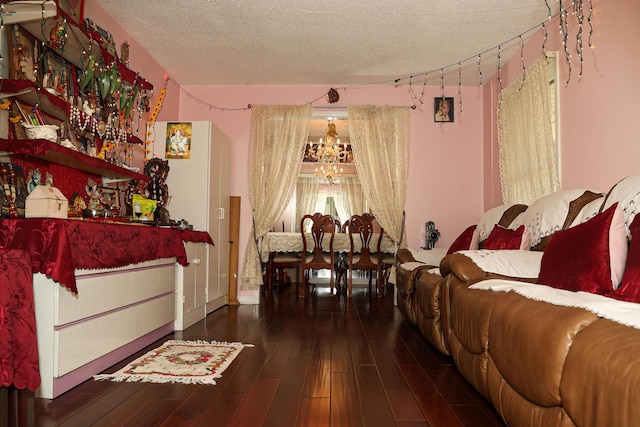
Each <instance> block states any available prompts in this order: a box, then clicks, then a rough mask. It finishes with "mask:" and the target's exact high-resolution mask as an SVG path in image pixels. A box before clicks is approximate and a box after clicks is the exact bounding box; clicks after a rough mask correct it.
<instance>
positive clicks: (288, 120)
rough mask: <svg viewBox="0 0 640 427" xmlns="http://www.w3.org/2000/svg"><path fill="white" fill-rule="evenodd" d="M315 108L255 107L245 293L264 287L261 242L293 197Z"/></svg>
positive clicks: (245, 261)
mask: <svg viewBox="0 0 640 427" xmlns="http://www.w3.org/2000/svg"><path fill="white" fill-rule="evenodd" d="M311 113H312V107H311V106H310V105H306V106H290V105H254V106H252V107H251V133H250V136H249V165H248V166H249V167H248V169H249V170H248V175H249V176H248V178H249V202H250V203H251V208H252V210H253V227H252V230H251V233H250V235H249V241H248V244H247V249H246V251H245V259H244V266H243V269H242V285H241V288H242V289H258V288H259V287H260V285H261V284H262V266H261V263H260V256H259V252H258V250H259V248H258V245H259V241H260V239H261V237H262V236H264V235H265V234H267V233H268V232H269V230H271V228H272V227H273V225H274V224H275V223H276V221H277V220H278V218H280V216H281V215H282V213H283V212H284V210H285V208H286V207H287V205H288V203H289V200H290V199H291V196H292V194H293V190H294V187H295V184H296V178H297V176H298V172H299V170H300V163H301V162H302V157H303V154H304V146H305V143H306V141H307V139H308V137H309V125H310V120H311Z"/></svg>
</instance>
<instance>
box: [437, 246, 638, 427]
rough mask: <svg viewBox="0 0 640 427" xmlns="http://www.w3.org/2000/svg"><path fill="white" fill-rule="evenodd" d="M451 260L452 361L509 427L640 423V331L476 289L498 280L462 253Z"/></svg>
mask: <svg viewBox="0 0 640 427" xmlns="http://www.w3.org/2000/svg"><path fill="white" fill-rule="evenodd" d="M447 258H448V259H445V260H443V264H445V265H446V267H444V266H443V267H441V268H442V269H443V272H446V273H447V274H446V279H445V281H444V285H443V289H444V290H443V293H445V294H447V295H448V297H449V303H450V310H448V311H447V313H446V319H447V320H446V323H447V326H448V328H446V329H445V330H446V336H447V342H448V345H449V349H450V353H451V356H452V358H453V360H454V363H455V365H456V367H457V368H458V370H459V371H460V372H461V373H462V375H463V376H464V377H465V378H466V379H467V381H469V383H471V385H472V386H473V387H474V388H475V389H476V390H478V391H479V392H480V393H481V394H482V395H483V396H485V397H486V398H487V399H488V400H489V401H490V402H491V403H492V404H493V406H494V407H495V408H496V410H497V411H498V413H499V414H500V415H501V416H502V418H503V419H504V421H505V422H506V424H507V425H514V426H532V427H533V426H594V427H596V426H616V427H623V426H628V427H631V426H637V425H638V424H639V423H640V405H638V403H640V358H639V357H638V354H640V329H635V328H633V327H630V326H625V325H622V324H620V323H616V322H613V321H611V320H607V319H604V318H601V317H598V316H597V315H596V314H594V313H592V312H590V311H587V310H585V309H582V308H576V307H565V306H558V305H553V304H549V303H546V302H541V301H536V300H532V299H528V298H526V297H524V296H521V295H519V294H517V293H515V292H493V291H490V290H481V289H470V288H469V286H470V285H472V284H473V283H476V282H479V281H483V280H487V279H489V278H492V277H496V276H495V275H491V274H488V273H486V272H484V271H481V270H480V269H478V268H477V267H474V266H473V263H470V262H469V261H468V259H465V256H464V255H462V254H453V255H451V256H449V257H447ZM639 312H640V311H639ZM443 323H444V322H443Z"/></svg>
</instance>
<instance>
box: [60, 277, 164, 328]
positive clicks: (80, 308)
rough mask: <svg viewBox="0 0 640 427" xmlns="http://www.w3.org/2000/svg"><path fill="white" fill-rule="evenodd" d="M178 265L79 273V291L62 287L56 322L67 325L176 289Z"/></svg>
mask: <svg viewBox="0 0 640 427" xmlns="http://www.w3.org/2000/svg"><path fill="white" fill-rule="evenodd" d="M175 268H176V267H175V265H174V264H170V265H163V266H154V267H143V268H138V269H130V270H125V271H117V270H112V271H107V272H102V273H99V274H94V275H85V276H78V277H77V286H78V294H77V295H74V294H72V293H71V292H68V291H67V290H65V289H62V288H60V289H59V299H58V307H57V308H58V309H57V311H56V313H55V321H54V324H55V325H56V326H59V325H65V324H67V323H70V322H75V321H78V320H81V319H85V318H88V317H91V316H96V315H99V314H102V313H106V312H109V311H111V310H116V309H118V308H120V307H125V306H128V305H130V304H135V303H137V302H140V301H144V300H146V299H149V298H153V297H154V296H156V295H162V294H165V293H167V292H172V291H174V290H175Z"/></svg>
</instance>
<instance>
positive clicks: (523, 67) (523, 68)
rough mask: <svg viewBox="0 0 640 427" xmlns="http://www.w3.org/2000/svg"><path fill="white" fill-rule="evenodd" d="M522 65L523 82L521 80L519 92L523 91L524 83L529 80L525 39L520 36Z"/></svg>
mask: <svg viewBox="0 0 640 427" xmlns="http://www.w3.org/2000/svg"><path fill="white" fill-rule="evenodd" d="M520 64H521V65H522V80H520V87H519V88H518V92H520V90H522V87H523V86H524V81H525V79H526V78H527V67H525V65H524V39H523V38H522V36H520Z"/></svg>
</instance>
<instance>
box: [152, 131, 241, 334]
mask: <svg viewBox="0 0 640 427" xmlns="http://www.w3.org/2000/svg"><path fill="white" fill-rule="evenodd" d="M176 127H180V128H181V131H182V132H183V133H186V134H187V136H188V135H189V133H190V135H191V137H190V138H189V141H190V147H189V156H188V158H187V156H184V157H183V158H172V157H171V156H168V155H166V148H167V147H170V146H171V144H170V143H169V144H168V141H169V135H168V132H167V130H168V129H169V130H172V129H174V128H176ZM154 144H155V151H156V152H157V153H158V155H159V157H161V158H163V159H164V158H167V159H168V160H169V175H168V177H167V186H168V187H169V194H170V195H171V200H170V201H169V203H168V205H167V209H168V210H169V213H170V215H171V219H173V220H181V219H185V220H187V221H188V222H189V224H191V225H193V229H194V230H198V231H207V232H208V233H209V234H210V235H211V238H212V239H213V242H214V244H215V245H214V246H211V245H205V247H204V251H205V252H206V253H204V254H203V253H202V249H201V248H198V249H197V250H196V249H194V250H196V251H197V252H198V255H196V257H197V259H199V260H200V264H199V265H198V266H197V268H194V269H192V270H193V271H191V270H190V267H191V266H187V267H179V268H178V273H177V274H178V275H179V276H182V277H179V279H180V280H183V281H184V282H183V283H187V282H189V283H195V285H194V286H195V287H194V289H193V296H194V301H196V300H197V299H198V298H199V295H201V294H202V291H204V299H205V303H204V305H203V306H202V310H200V305H198V303H195V302H194V304H196V305H194V306H193V307H192V306H191V296H187V294H188V293H191V292H192V289H191V285H185V288H184V290H183V292H185V293H184V295H180V293H178V294H177V295H176V298H177V300H178V301H179V302H178V303H180V301H182V296H184V297H185V301H187V300H189V301H188V302H186V305H183V307H182V309H183V318H182V323H183V325H182V326H183V327H186V326H185V324H186V323H189V322H191V323H193V322H195V321H197V320H199V319H202V318H204V317H205V316H206V315H207V314H208V313H210V312H212V311H213V310H216V309H218V308H220V307H222V306H223V305H225V304H226V303H227V294H228V293H229V174H230V165H229V162H230V142H229V138H228V137H227V136H226V135H224V134H223V133H222V131H220V130H219V129H218V128H217V127H216V126H215V125H214V124H213V123H211V122H206V121H194V122H156V124H155V141H154ZM202 269H203V270H204V271H206V274H204V275H203V274H202V273H201V271H202ZM192 274H195V278H192V277H191V275H192ZM187 287H188V288H189V289H187ZM192 309H194V310H196V309H197V310H196V312H197V313H199V315H197V316H196V315H194V314H193V313H191V311H193V310H192ZM187 315H188V316H187ZM185 321H186V322H185ZM179 323H180V320H178V321H177V322H176V326H178V324H179ZM176 329H177V328H176Z"/></svg>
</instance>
